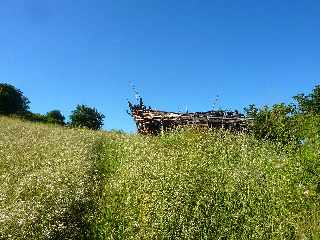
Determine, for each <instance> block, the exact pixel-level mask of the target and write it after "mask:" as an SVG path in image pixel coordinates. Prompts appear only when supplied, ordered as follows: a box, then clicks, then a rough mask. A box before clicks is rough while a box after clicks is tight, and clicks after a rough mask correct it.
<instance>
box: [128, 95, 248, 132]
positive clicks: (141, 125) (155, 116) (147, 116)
mask: <svg viewBox="0 0 320 240" xmlns="http://www.w3.org/2000/svg"><path fill="white" fill-rule="evenodd" d="M129 108H130V112H128V113H129V114H130V115H131V116H132V117H133V118H134V120H135V122H136V125H137V128H138V132H139V133H142V134H158V133H159V132H161V131H167V130H170V129H173V128H176V127H180V126H197V127H206V128H225V129H229V130H231V131H236V132H240V131H246V130H247V119H246V118H245V117H244V115H243V114H240V113H238V112H237V111H235V112H225V111H208V112H194V113H177V112H165V111H158V110H153V109H151V108H150V107H149V108H147V107H146V106H144V104H143V101H142V99H141V98H140V103H139V104H136V105H133V104H132V103H131V102H129Z"/></svg>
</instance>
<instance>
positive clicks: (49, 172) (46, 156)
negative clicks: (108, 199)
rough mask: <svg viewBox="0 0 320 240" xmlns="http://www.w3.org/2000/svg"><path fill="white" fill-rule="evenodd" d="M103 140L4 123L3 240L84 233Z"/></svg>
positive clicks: (0, 157) (0, 148) (0, 158)
mask: <svg viewBox="0 0 320 240" xmlns="http://www.w3.org/2000/svg"><path fill="white" fill-rule="evenodd" d="M100 138H101V137H100V136H99V134H97V133H96V132H93V131H87V130H70V129H64V128H61V127H54V126H49V125H40V124H32V123H27V122H21V121H18V120H11V119H8V118H0V182H1V185H0V239H64V238H69V239H76V238H77V237H79V236H80V235H81V234H82V232H83V231H85V230H86V228H87V226H88V225H90V217H92V216H91V215H92V214H93V213H94V211H93V210H94V209H93V207H94V203H95V196H96V195H97V191H96V190H97V187H98V175H97V174H96V173H95V172H94V171H95V168H96V166H95V162H96V159H97V154H96V149H95V148H96V146H97V144H98V142H99V141H100Z"/></svg>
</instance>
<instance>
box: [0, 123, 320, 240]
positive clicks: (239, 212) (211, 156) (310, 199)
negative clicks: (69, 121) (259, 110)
mask: <svg viewBox="0 0 320 240" xmlns="http://www.w3.org/2000/svg"><path fill="white" fill-rule="evenodd" d="M317 141H318V140H317ZM312 144H313V145H312ZM312 144H310V145H308V144H306V145H305V146H303V147H301V149H299V151H297V150H293V149H292V148H291V147H290V146H281V145H278V144H272V143H269V142H258V141H257V140H255V139H254V138H252V137H250V136H246V135H241V134H240V135H234V134H231V133H229V132H225V131H211V132H206V133H205V132H198V131H182V132H176V133H171V134H166V135H162V136H159V137H142V136H134V135H133V136H132V135H125V134H116V133H113V134H112V133H102V132H93V131H89V130H74V129H66V128H61V127H54V126H47V125H40V124H31V123H25V122H21V121H17V120H12V119H7V118H0V178H1V183H2V184H1V186H0V198H1V201H0V239H80V238H82V239H212V238H225V239H270V238H271V239H292V238H300V239H304V238H319V237H320V236H319V234H318V233H319V232H320V228H319V226H320V220H319V219H320V213H319V212H320V211H319V210H320V201H319V200H320V198H319V191H318V189H317V187H318V185H317V183H318V181H319V176H318V175H317V171H318V170H317V168H318V167H319V150H317V149H318V148H317V147H315V146H319V145H314V144H315V143H312ZM316 144H318V142H317V143H316Z"/></svg>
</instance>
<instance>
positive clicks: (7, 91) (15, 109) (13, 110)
mask: <svg viewBox="0 0 320 240" xmlns="http://www.w3.org/2000/svg"><path fill="white" fill-rule="evenodd" d="M29 103H30V101H29V100H28V98H27V97H25V96H24V95H23V92H22V91H20V90H19V89H17V88H16V87H14V86H12V85H10V84H6V83H0V114H3V115H9V114H23V113H25V112H26V111H27V110H28V109H29Z"/></svg>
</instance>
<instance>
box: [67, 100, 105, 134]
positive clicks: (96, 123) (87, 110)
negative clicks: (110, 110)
mask: <svg viewBox="0 0 320 240" xmlns="http://www.w3.org/2000/svg"><path fill="white" fill-rule="evenodd" d="M104 118H105V116H104V115H103V114H102V113H99V112H98V111H97V109H95V108H91V107H88V106H86V105H77V107H76V109H75V110H74V111H72V114H71V115H70V120H71V123H70V125H71V126H74V127H86V128H89V129H93V130H98V129H101V127H102V126H103V119H104Z"/></svg>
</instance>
